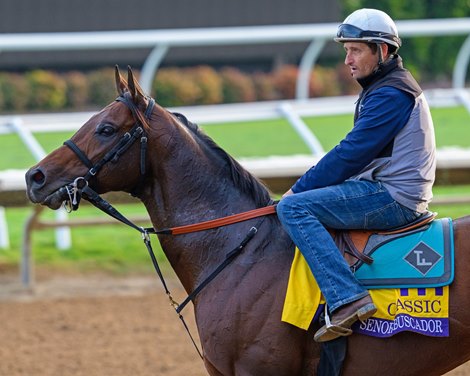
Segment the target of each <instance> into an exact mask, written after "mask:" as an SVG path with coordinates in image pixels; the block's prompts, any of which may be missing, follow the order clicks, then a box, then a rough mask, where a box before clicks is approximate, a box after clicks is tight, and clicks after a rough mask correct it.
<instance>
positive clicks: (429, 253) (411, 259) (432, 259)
mask: <svg viewBox="0 0 470 376" xmlns="http://www.w3.org/2000/svg"><path fill="white" fill-rule="evenodd" d="M441 258H442V256H441V255H440V254H439V253H437V252H436V251H434V250H433V249H432V248H431V247H429V246H427V245H426V244H425V243H423V242H420V243H419V244H418V245H417V246H416V247H414V248H413V249H412V250H411V251H410V252H409V253H408V254H407V255H406V256H405V257H404V259H405V261H407V262H408V263H409V264H410V265H411V266H412V267H413V268H415V269H416V270H417V271H419V272H420V273H421V274H422V275H423V276H425V275H426V274H427V273H428V272H429V271H430V270H431V269H432V268H433V266H434V265H436V264H437V263H438V262H439V260H440V259H441Z"/></svg>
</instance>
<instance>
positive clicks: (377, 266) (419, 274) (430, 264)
mask: <svg viewBox="0 0 470 376" xmlns="http://www.w3.org/2000/svg"><path fill="white" fill-rule="evenodd" d="M364 253H365V254H367V255H369V256H370V257H372V258H373V259H374V261H373V263H372V264H371V265H367V264H362V265H361V266H359V267H358V268H357V269H356V270H355V276H356V278H357V279H359V280H360V282H361V283H362V284H363V285H364V286H365V287H366V288H368V289H376V288H392V287H393V288H402V287H439V286H446V285H449V284H450V283H451V282H452V280H453V279H454V241H453V231H452V220H451V219H450V218H443V219H439V220H434V221H433V222H431V223H430V224H428V225H426V226H423V227H422V228H419V229H416V230H413V231H411V232H406V233H402V234H393V235H386V234H385V235H383V234H374V235H372V236H371V237H370V238H369V242H368V243H367V245H366V248H365V250H364Z"/></svg>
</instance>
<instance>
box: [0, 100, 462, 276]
mask: <svg viewBox="0 0 470 376" xmlns="http://www.w3.org/2000/svg"><path fill="white" fill-rule="evenodd" d="M432 112H433V118H434V124H435V129H436V139H437V145H438V147H442V146H461V147H470V138H468V137H462V135H467V134H469V131H470V115H469V114H468V112H467V111H466V110H465V109H464V108H463V107H457V108H448V109H434V110H433V111H432ZM305 121H306V123H307V124H308V126H309V127H310V128H311V129H312V130H313V131H314V133H315V135H316V136H317V137H318V138H319V140H320V141H321V143H322V145H323V146H324V148H325V149H329V148H331V147H333V146H334V145H335V144H336V143H337V142H338V141H339V140H340V139H341V137H343V136H344V135H345V134H346V133H347V132H348V131H349V129H350V127H351V124H352V116H351V115H345V116H335V117H315V118H306V119H305ZM204 129H205V131H206V132H207V133H208V134H209V135H210V136H211V137H213V138H214V140H215V141H216V142H217V143H219V145H220V146H222V147H223V148H224V149H225V150H227V151H228V152H229V153H230V154H232V155H234V156H235V157H237V158H239V157H256V156H269V155H290V154H306V153H308V152H309V151H308V149H307V147H306V146H305V144H304V143H303V142H302V140H301V139H300V138H299V136H298V135H297V134H296V133H295V131H294V130H293V129H292V128H291V126H290V125H289V124H288V123H287V121H284V120H276V121H262V122H252V123H249V122H247V123H240V124H232V123H230V124H223V125H220V126H216V125H210V126H205V127H204ZM70 135H71V133H68V132H66V133H64V132H61V133H47V134H39V135H37V138H38V140H39V142H40V143H41V145H42V146H43V147H44V149H45V150H46V151H47V152H49V151H51V150H53V149H55V148H57V147H58V146H60V145H61V144H62V142H63V141H64V140H66V139H68V138H69V137H70ZM0 148H1V150H2V158H1V159H0V171H1V170H5V169H8V168H27V167H29V166H31V165H32V164H34V160H33V158H32V156H31V155H30V153H29V152H28V151H27V149H26V148H25V147H24V145H23V144H22V142H21V141H20V139H19V138H18V137H17V136H16V135H2V136H1V137H0ZM434 192H435V195H436V196H443V195H445V196H447V195H464V194H465V195H470V186H450V187H435V189H434ZM118 208H119V209H120V210H122V211H123V213H124V214H125V215H133V214H142V215H143V214H145V210H144V208H143V206H141V205H121V206H118ZM430 209H431V210H433V211H437V212H438V213H439V216H440V217H452V218H457V217H460V216H464V215H466V214H470V204H466V205H431V208H430ZM30 213H31V208H21V209H13V208H12V209H7V221H8V226H9V232H10V241H11V247H10V249H9V250H1V249H0V270H2V268H11V267H14V268H16V267H17V265H18V263H19V260H20V247H21V239H22V233H23V226H24V223H25V221H26V219H27V217H28V216H29V215H30ZM96 215H102V214H99V212H98V210H97V209H95V208H93V207H90V206H83V207H82V208H81V209H80V210H79V211H78V212H74V213H73V214H71V215H70V217H71V218H79V217H90V216H93V217H94V216H96ZM43 216H44V217H45V218H52V217H53V212H52V211H46V212H45V213H44V214H43ZM72 243H73V247H72V249H71V250H68V251H58V250H57V249H56V247H55V238H54V231H53V230H46V231H36V232H34V234H33V250H34V259H35V264H36V265H38V266H40V267H45V268H48V269H50V268H53V269H57V270H61V271H64V270H69V271H70V270H73V271H79V272H89V271H107V272H110V273H115V274H127V273H151V272H152V264H151V262H150V259H149V256H148V254H147V250H146V248H145V246H144V245H143V243H142V240H141V237H140V234H139V233H137V231H135V230H133V229H130V228H127V227H126V226H125V225H121V224H117V225H115V226H105V225H100V226H92V227H82V228H73V229H72ZM153 245H154V248H155V249H156V252H157V254H158V257H159V259H161V260H163V259H164V256H163V255H162V252H161V249H160V247H159V245H158V241H157V239H156V238H154V240H153Z"/></svg>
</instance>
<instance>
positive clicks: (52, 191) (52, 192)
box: [25, 167, 68, 210]
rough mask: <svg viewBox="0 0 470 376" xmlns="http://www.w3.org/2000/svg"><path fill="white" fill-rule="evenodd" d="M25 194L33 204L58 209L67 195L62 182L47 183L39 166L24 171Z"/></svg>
mask: <svg viewBox="0 0 470 376" xmlns="http://www.w3.org/2000/svg"><path fill="white" fill-rule="evenodd" d="M25 180H26V194H27V196H28V198H29V200H30V201H31V202H33V203H35V204H41V205H45V206H48V207H49V208H51V209H54V210H55V209H59V208H60V206H61V205H62V202H63V201H64V200H65V199H66V198H67V197H68V195H67V189H66V188H65V186H64V185H63V184H60V183H56V184H57V185H55V184H47V176H46V174H45V173H44V172H43V170H42V169H41V168H40V167H34V168H32V169H30V170H28V171H27V172H26V175H25Z"/></svg>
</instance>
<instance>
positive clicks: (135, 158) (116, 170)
mask: <svg viewBox="0 0 470 376" xmlns="http://www.w3.org/2000/svg"><path fill="white" fill-rule="evenodd" d="M116 86H117V90H118V94H119V96H118V98H117V100H116V101H114V102H113V103H111V104H109V105H108V106H107V107H105V108H104V109H103V110H101V111H100V112H99V113H97V114H96V115H94V116H93V117H92V118H91V119H90V120H88V121H87V122H86V123H85V124H84V125H83V126H82V127H81V128H80V129H79V130H78V131H77V132H76V133H75V134H74V135H73V136H72V138H71V139H70V140H67V141H66V142H65V143H64V145H62V146H61V147H60V148H58V149H56V150H55V151H53V152H52V153H50V154H49V155H47V156H46V157H45V158H44V159H43V160H42V161H40V162H39V163H38V164H36V165H35V166H33V167H32V168H31V169H29V171H28V172H27V173H26V184H27V194H28V197H29V199H30V200H31V201H32V202H34V203H40V204H43V205H47V206H48V207H50V208H51V209H57V208H59V207H60V205H61V204H62V202H64V201H66V202H69V203H70V204H71V203H72V201H73V199H74V196H75V198H77V195H78V199H79V194H80V193H81V190H82V189H83V188H84V187H85V186H88V185H89V186H90V187H91V188H92V189H93V190H95V191H96V192H98V193H105V192H108V191H126V192H132V191H133V190H135V189H136V188H138V185H139V182H140V179H141V178H142V177H143V175H144V174H145V169H146V164H147V161H146V160H145V154H146V153H145V148H146V142H147V138H146V134H147V130H148V129H147V128H148V125H147V120H146V118H149V117H150V114H151V112H152V108H153V105H154V101H153V99H151V98H148V97H146V96H145V95H144V93H143V91H142V89H141V88H140V86H139V85H138V83H137V81H136V80H135V79H134V76H133V74H132V71H131V70H130V69H128V79H127V82H126V81H125V80H124V79H123V78H122V76H121V75H120V73H119V70H118V68H117V67H116ZM118 160H119V163H117V162H118Z"/></svg>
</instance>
